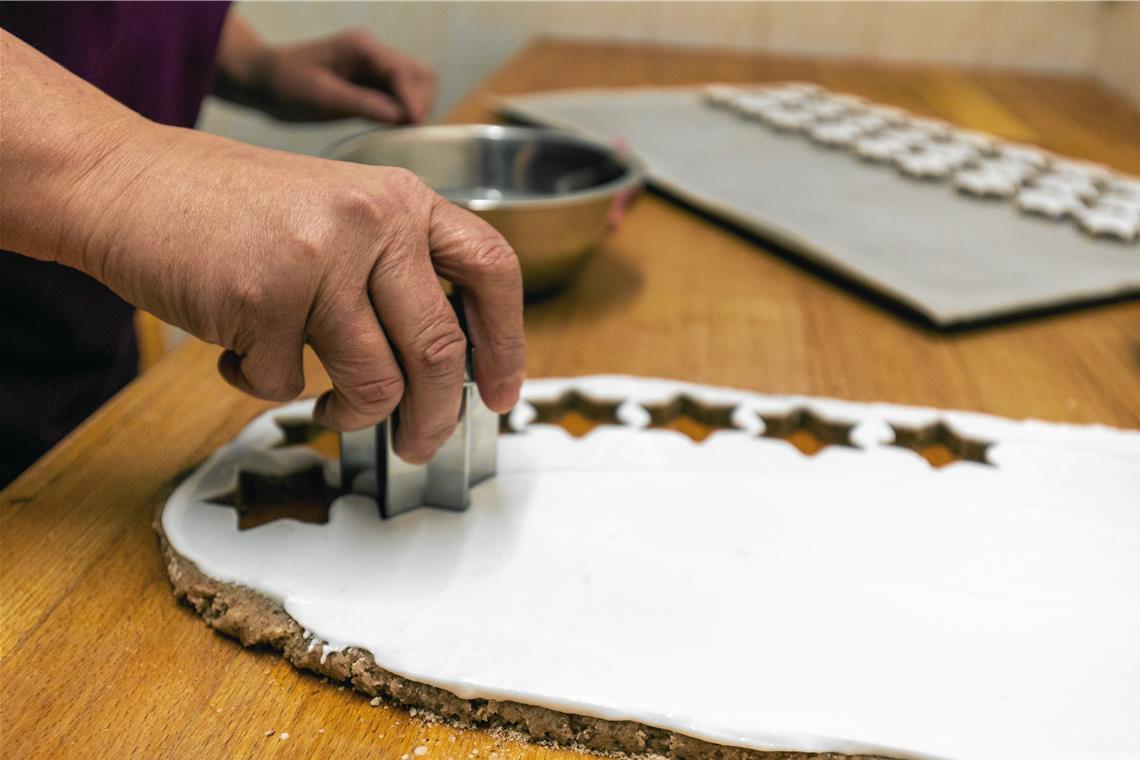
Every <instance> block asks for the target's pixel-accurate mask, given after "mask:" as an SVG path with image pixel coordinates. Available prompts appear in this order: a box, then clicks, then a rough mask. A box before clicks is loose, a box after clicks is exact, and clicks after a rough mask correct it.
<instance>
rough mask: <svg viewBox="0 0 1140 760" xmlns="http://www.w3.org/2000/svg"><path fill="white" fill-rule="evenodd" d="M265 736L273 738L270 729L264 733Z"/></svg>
mask: <svg viewBox="0 0 1140 760" xmlns="http://www.w3.org/2000/svg"><path fill="white" fill-rule="evenodd" d="M265 735H266V736H273V729H272V728H271V729H269V730H268V731H266V732H265Z"/></svg>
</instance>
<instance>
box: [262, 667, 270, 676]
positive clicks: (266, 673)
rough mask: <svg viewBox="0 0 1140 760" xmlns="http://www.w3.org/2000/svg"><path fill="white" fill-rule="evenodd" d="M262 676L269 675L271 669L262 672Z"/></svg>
mask: <svg viewBox="0 0 1140 760" xmlns="http://www.w3.org/2000/svg"><path fill="white" fill-rule="evenodd" d="M261 675H263V676H267V675H269V668H266V669H265V670H263V671H261Z"/></svg>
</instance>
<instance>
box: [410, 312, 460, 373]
mask: <svg viewBox="0 0 1140 760" xmlns="http://www.w3.org/2000/svg"><path fill="white" fill-rule="evenodd" d="M413 346H414V352H415V356H416V360H417V363H418V364H419V366H420V369H421V370H422V371H423V373H424V375H425V376H427V377H429V378H445V377H448V376H450V375H452V374H455V373H461V372H462V371H463V361H464V359H465V358H466V356H467V338H466V337H464V335H463V331H462V330H460V329H459V326H458V325H454V324H447V323H446V322H444V321H443V320H441V319H435V320H432V321H431V322H429V323H428V324H427V326H426V327H425V328H424V329H422V330H421V331H420V333H419V335H418V336H417V338H416V340H415V341H414V343H413Z"/></svg>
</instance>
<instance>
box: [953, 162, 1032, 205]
mask: <svg viewBox="0 0 1140 760" xmlns="http://www.w3.org/2000/svg"><path fill="white" fill-rule="evenodd" d="M954 186H955V187H957V188H958V189H959V190H961V191H962V192H964V193H967V194H969V195H976V196H979V197H983V198H1011V197H1013V195H1015V194H1016V193H1017V189H1018V188H1019V187H1021V180H1019V179H1017V178H1016V177H1013V176H1010V175H1009V174H1008V173H1005V172H1000V171H993V170H990V169H973V168H970V169H962V170H960V171H959V172H958V173H957V174H955V175H954Z"/></svg>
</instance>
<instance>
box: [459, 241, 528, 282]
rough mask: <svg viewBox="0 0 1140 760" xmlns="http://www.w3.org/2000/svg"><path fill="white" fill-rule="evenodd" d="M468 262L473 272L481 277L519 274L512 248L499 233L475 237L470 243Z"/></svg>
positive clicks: (517, 261) (503, 276)
mask: <svg viewBox="0 0 1140 760" xmlns="http://www.w3.org/2000/svg"><path fill="white" fill-rule="evenodd" d="M468 264H469V266H470V268H471V270H472V273H473V274H476V275H478V276H480V277H483V278H488V279H498V278H505V277H520V276H521V275H520V274H519V272H520V270H519V260H518V257H517V256H516V255H515V251H514V249H513V248H511V246H510V244H509V243H507V241H506V240H504V239H503V238H502V237H500V236H499V235H484V236H481V237H479V238H478V239H476V240H475V241H474V242H473V243H472V245H471V255H470V258H469V260H468Z"/></svg>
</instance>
